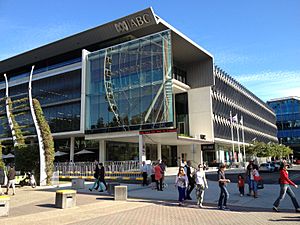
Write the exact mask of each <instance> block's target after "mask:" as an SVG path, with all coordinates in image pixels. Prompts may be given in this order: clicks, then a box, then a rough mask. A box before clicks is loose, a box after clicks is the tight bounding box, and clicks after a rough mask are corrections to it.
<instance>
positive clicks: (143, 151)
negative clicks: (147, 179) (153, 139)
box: [139, 134, 146, 162]
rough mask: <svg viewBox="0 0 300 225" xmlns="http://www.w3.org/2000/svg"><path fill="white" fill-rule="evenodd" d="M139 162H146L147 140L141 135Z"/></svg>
mask: <svg viewBox="0 0 300 225" xmlns="http://www.w3.org/2000/svg"><path fill="white" fill-rule="evenodd" d="M139 161H140V162H143V161H146V149H145V140H144V136H143V135H142V134H140V135H139Z"/></svg>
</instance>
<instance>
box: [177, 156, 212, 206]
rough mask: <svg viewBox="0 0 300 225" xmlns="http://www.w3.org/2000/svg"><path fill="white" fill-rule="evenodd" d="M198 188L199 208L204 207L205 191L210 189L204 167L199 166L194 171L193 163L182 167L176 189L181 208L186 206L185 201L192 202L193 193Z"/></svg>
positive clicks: (189, 162)
mask: <svg viewBox="0 0 300 225" xmlns="http://www.w3.org/2000/svg"><path fill="white" fill-rule="evenodd" d="M195 186H196V197H197V206H198V207H199V208H202V207H203V198H204V190H205V189H207V188H208V185H207V180H206V176H205V171H204V166H203V165H202V164H199V165H198V168H197V169H195V170H194V171H192V167H191V161H188V162H187V164H186V165H185V166H180V167H179V170H178V173H177V176H176V179H175V187H177V189H178V195H179V196H178V201H179V206H182V205H184V200H192V198H191V195H190V194H191V192H192V191H193V189H194V188H195Z"/></svg>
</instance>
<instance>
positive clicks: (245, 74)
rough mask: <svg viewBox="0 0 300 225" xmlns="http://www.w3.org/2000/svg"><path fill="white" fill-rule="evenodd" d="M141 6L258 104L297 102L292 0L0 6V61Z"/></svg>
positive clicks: (0, 0)
mask: <svg viewBox="0 0 300 225" xmlns="http://www.w3.org/2000/svg"><path fill="white" fill-rule="evenodd" d="M149 6H152V7H153V9H154V12H155V13H156V14H157V15H159V16H160V17H161V18H163V19H164V20H166V21H167V22H168V23H170V24H171V25H172V26H174V27H175V28H177V29H178V30H180V31H181V32H182V33H184V34H185V35H187V36H188V37H190V38H191V39H192V40H193V41H195V42H196V43H198V44H199V45H200V46H202V47H203V48H205V49H206V50H208V51H209V52H210V53H212V54H213V55H214V58H215V64H217V65H218V66H220V67H221V68H222V69H224V70H225V71H226V72H227V73H228V74H230V75H231V76H232V77H234V78H235V79H237V80H238V81H239V82H240V83H242V84H243V85H245V86H246V87H247V88H248V89H249V90H250V91H252V92H253V93H254V94H256V95H257V96H258V97H260V98H261V99H262V100H264V101H267V100H269V99H271V98H277V97H285V96H300V11H299V10H300V1H298V0H288V1H287V0H252V1H242V0H206V1H204V0H190V1H182V0H160V1H158V0H156V1H155V0H127V1H125V0H113V1H101V0H89V1H76V0H72V1H71V0H63V1H62V0H61V1H58V0H52V1H37V0H26V1H21V0H19V1H18V0H17V1H9V0H0V12H1V13H0V34H1V35H0V60H4V59H6V58H8V57H11V56H14V55H16V54H19V53H22V52H25V51H27V50H30V49H33V48H36V47H39V46H41V45H44V44H47V43H49V42H52V41H55V40H58V39H61V38H64V37H67V36H69V35H72V34H75V33H78V32H81V31H83V30H86V29H89V28H92V27H95V26H98V25H101V24H103V23H106V22H109V21H111V20H114V19H118V18H120V17H123V16H126V15H128V14H130V13H134V12H136V11H139V10H142V9H144V8H147V7H149Z"/></svg>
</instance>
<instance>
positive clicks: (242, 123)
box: [241, 116, 246, 162]
mask: <svg viewBox="0 0 300 225" xmlns="http://www.w3.org/2000/svg"><path fill="white" fill-rule="evenodd" d="M241 125H242V138H243V153H244V162H246V150H245V131H244V120H243V116H241Z"/></svg>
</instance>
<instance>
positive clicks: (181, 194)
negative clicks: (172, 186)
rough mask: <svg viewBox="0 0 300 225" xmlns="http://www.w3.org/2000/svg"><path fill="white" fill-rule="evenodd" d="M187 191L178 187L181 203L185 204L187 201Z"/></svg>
mask: <svg viewBox="0 0 300 225" xmlns="http://www.w3.org/2000/svg"><path fill="white" fill-rule="evenodd" d="M185 189H186V188H182V187H178V193H179V198H178V201H179V202H183V200H184V199H185Z"/></svg>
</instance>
